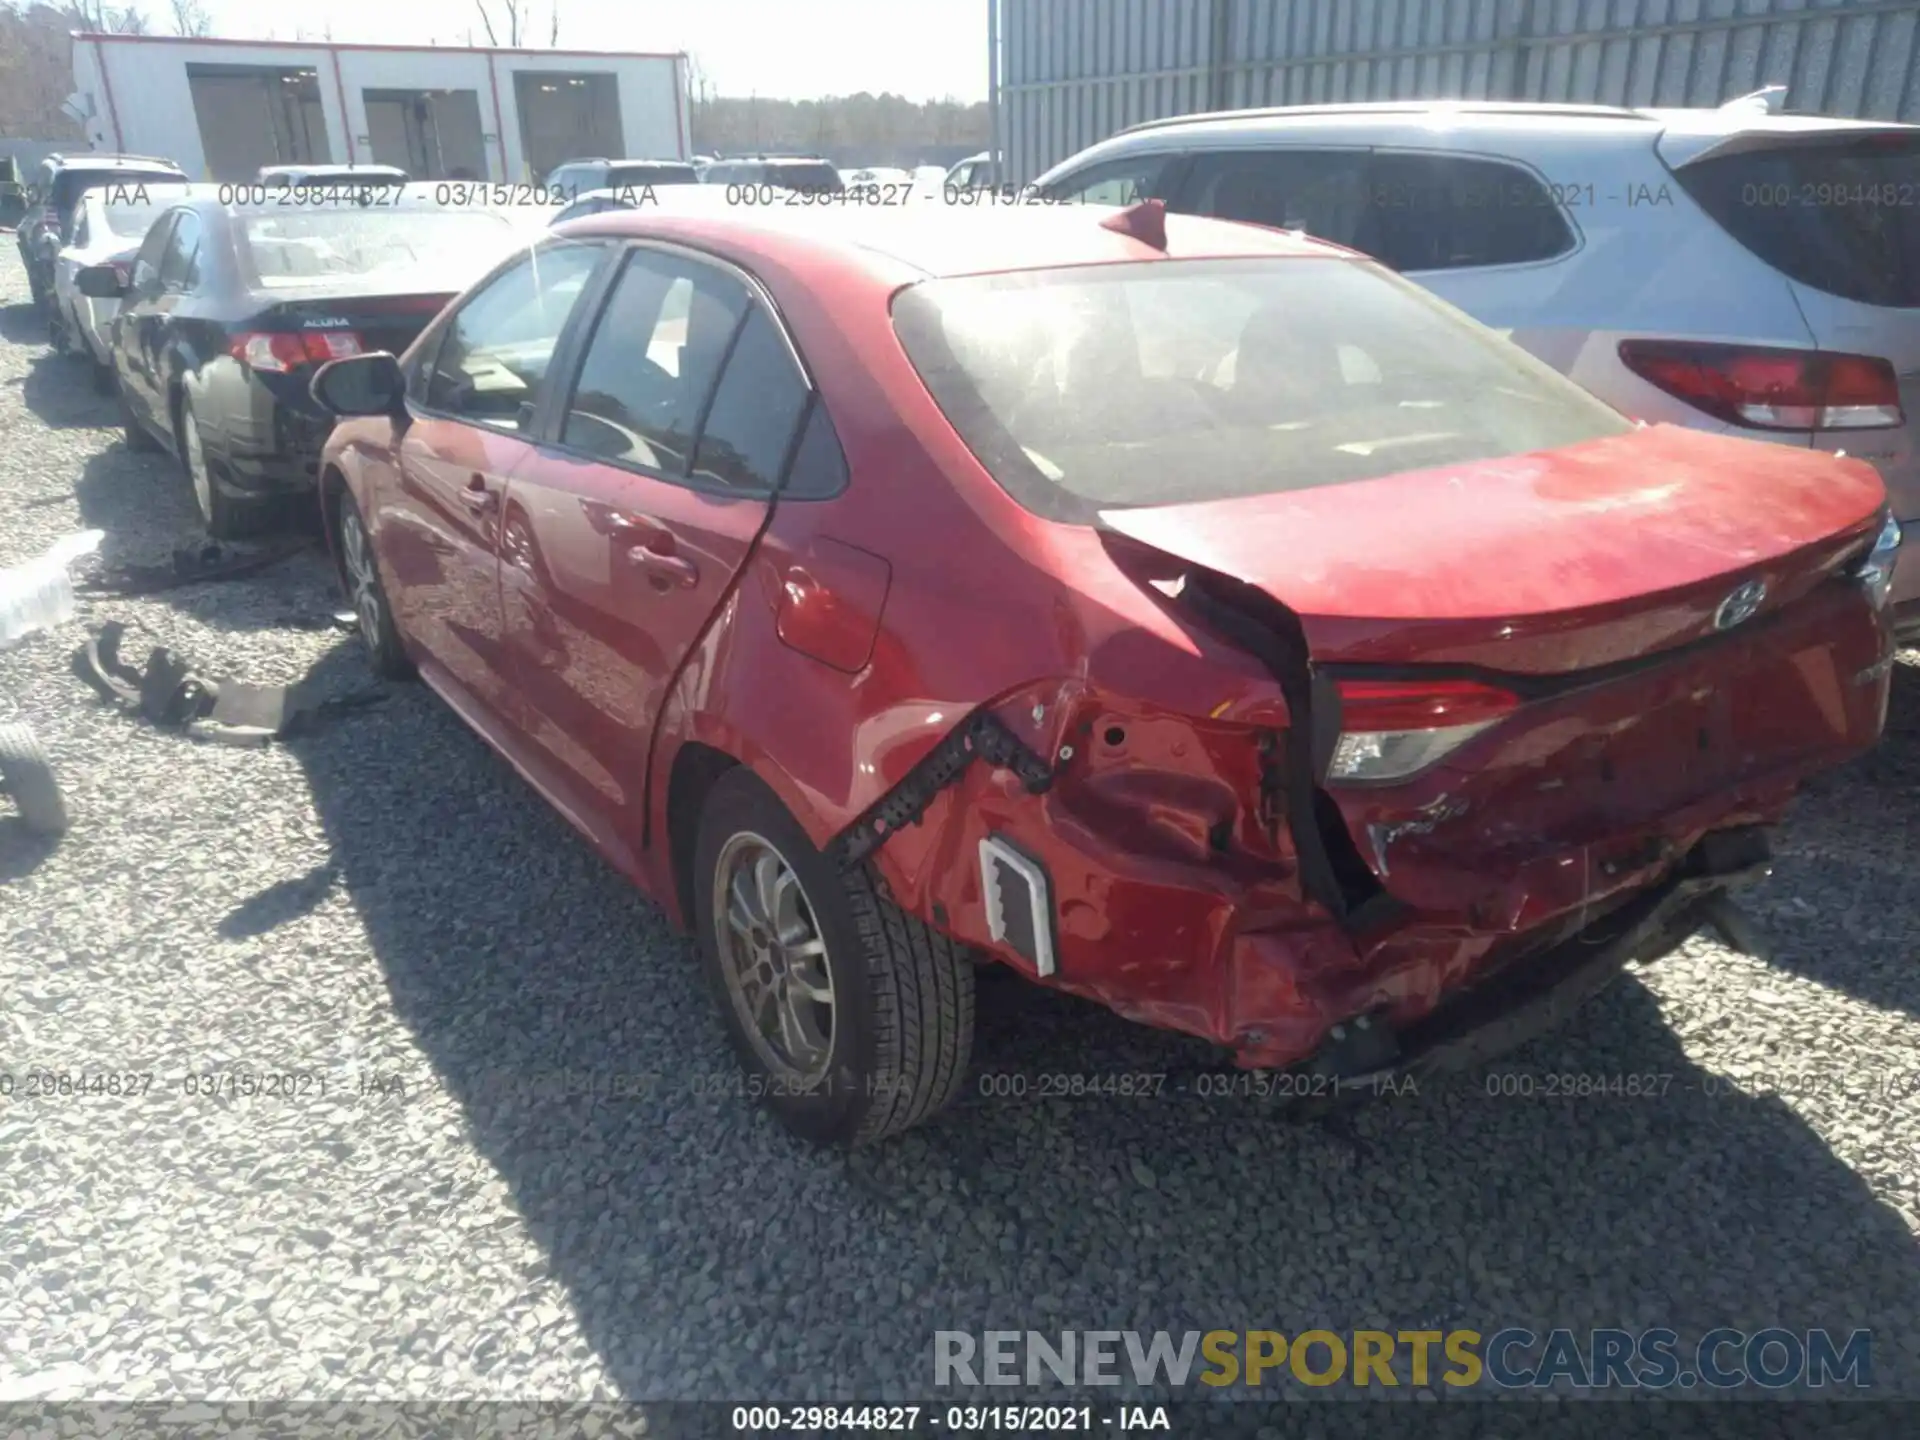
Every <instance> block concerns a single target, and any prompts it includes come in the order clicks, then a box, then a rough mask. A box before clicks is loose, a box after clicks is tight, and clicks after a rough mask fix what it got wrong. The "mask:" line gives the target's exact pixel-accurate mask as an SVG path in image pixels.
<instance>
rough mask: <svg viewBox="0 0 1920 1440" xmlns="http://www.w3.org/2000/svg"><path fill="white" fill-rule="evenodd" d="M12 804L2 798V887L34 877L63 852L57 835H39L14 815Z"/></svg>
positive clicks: (0, 865)
mask: <svg viewBox="0 0 1920 1440" xmlns="http://www.w3.org/2000/svg"><path fill="white" fill-rule="evenodd" d="M12 806H13V802H12V801H11V800H9V799H7V798H5V797H4V796H0V812H4V813H0V885H4V884H6V882H7V881H9V880H22V879H25V878H26V877H27V876H28V875H31V874H32V873H33V872H34V871H35V870H37V869H39V868H40V866H41V865H43V864H45V863H46V861H47V859H48V857H49V856H51V855H52V854H53V852H54V851H55V850H57V849H59V848H60V837H59V836H57V835H40V834H36V833H35V832H34V831H32V830H29V829H28V828H27V826H26V822H25V821H23V820H22V819H21V818H20V817H19V816H18V815H15V814H12V813H11V810H12Z"/></svg>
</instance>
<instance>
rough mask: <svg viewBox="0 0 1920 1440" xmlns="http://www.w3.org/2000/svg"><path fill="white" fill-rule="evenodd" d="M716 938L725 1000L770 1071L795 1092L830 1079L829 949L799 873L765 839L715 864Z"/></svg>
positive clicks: (736, 841)
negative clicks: (731, 1002) (725, 984)
mask: <svg viewBox="0 0 1920 1440" xmlns="http://www.w3.org/2000/svg"><path fill="white" fill-rule="evenodd" d="M713 908H714V915H713V926H714V938H715V942H716V944H717V947H718V950H719V955H720V968H721V971H722V973H723V974H724V975H725V977H726V982H727V993H728V995H729V997H730V998H731V999H732V1001H733V1006H734V1011H735V1013H736V1014H737V1015H738V1016H739V1018H740V1020H741V1022H742V1024H743V1026H744V1028H745V1030H746V1034H747V1038H748V1040H749V1041H750V1042H751V1043H752V1045H753V1049H754V1053H755V1054H757V1055H758V1056H759V1057H760V1060H761V1062H762V1063H763V1064H764V1065H765V1066H766V1067H767V1070H768V1072H769V1073H770V1074H771V1075H772V1076H773V1078H774V1079H775V1080H777V1081H779V1082H780V1083H781V1084H783V1085H786V1086H790V1087H792V1088H793V1089H794V1090H796V1091H801V1090H806V1089H810V1088H811V1087H813V1086H814V1085H817V1084H818V1083H819V1082H820V1081H821V1080H823V1079H824V1078H826V1074H827V1068H828V1066H829V1064H830V1063H831V1061H832V1058H833V1039H834V1019H835V995H834V985H833V970H832V967H831V966H830V965H829V963H828V959H827V942H826V940H825V939H824V938H822V936H821V934H820V927H819V924H818V922H817V921H816V920H815V919H814V911H813V906H812V904H811V903H809V901H808V899H807V894H806V890H805V887H804V886H802V885H801V883H800V877H799V876H798V875H797V874H796V873H794V869H793V867H792V866H791V865H790V864H788V863H787V860H786V857H785V856H783V855H782V854H781V853H780V852H779V850H778V849H776V848H775V847H774V845H773V843H772V842H771V841H769V840H767V839H765V838H764V837H762V836H760V835H755V834H750V833H742V834H738V835H735V836H734V837H733V838H732V839H730V840H728V841H727V843H726V845H725V846H723V847H722V849H721V851H720V855H719V857H718V859H717V860H716V861H715V862H714V886H713Z"/></svg>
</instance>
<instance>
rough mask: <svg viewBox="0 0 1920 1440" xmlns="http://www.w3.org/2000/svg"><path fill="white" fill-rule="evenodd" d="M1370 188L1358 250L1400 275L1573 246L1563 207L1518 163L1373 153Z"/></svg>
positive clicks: (1513, 260) (1515, 260) (1539, 256)
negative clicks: (1382, 262)
mask: <svg viewBox="0 0 1920 1440" xmlns="http://www.w3.org/2000/svg"><path fill="white" fill-rule="evenodd" d="M1367 191H1368V193H1367V199H1368V204H1367V208H1366V222H1365V224H1364V225H1363V226H1362V228H1361V232H1360V234H1359V235H1358V236H1357V237H1356V239H1355V242H1354V243H1355V248H1357V249H1360V250H1365V251H1366V252H1367V253H1368V254H1370V255H1374V256H1377V257H1378V258H1379V259H1380V260H1382V261H1384V262H1385V263H1386V264H1388V265H1391V266H1392V267H1393V268H1394V269H1396V270H1406V271H1424V270H1461V269H1467V268H1470V267H1474V266H1486V265H1520V264H1525V263H1527V262H1529V261H1534V260H1549V259H1552V258H1553V257H1554V256H1555V255H1559V254H1563V253H1564V252H1566V251H1567V250H1570V249H1572V248H1573V243H1574V239H1573V231H1572V229H1571V228H1570V227H1569V226H1568V224H1567V221H1566V217H1565V216H1564V215H1562V214H1561V213H1560V207H1559V206H1558V205H1556V204H1555V203H1554V200H1553V197H1552V195H1550V194H1549V193H1548V192H1547V189H1546V187H1545V186H1544V185H1542V184H1541V183H1540V181H1539V180H1538V179H1537V178H1536V177H1535V176H1533V175H1532V174H1531V173H1529V172H1528V171H1526V170H1523V169H1521V168H1520V167H1519V166H1518V165H1509V164H1505V163H1502V162H1500V161H1497V160H1475V159H1469V158H1466V157H1464V156H1459V155H1392V154H1388V155H1375V156H1374V157H1373V162H1372V164H1371V166H1370V167H1369V174H1368V187H1367ZM1327 238H1329V239H1335V238H1338V237H1334V236H1329V237H1327Z"/></svg>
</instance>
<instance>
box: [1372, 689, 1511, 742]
mask: <svg viewBox="0 0 1920 1440" xmlns="http://www.w3.org/2000/svg"><path fill="white" fill-rule="evenodd" d="M1519 704H1520V697H1519V696H1517V695H1515V694H1514V693H1513V692H1512V691H1510V690H1501V689H1498V688H1497V687H1495V686H1492V685H1482V684H1481V683H1480V682H1478V681H1477V680H1342V681H1341V682H1340V716H1341V720H1340V728H1341V730H1343V731H1345V732H1346V733H1348V734H1352V733H1355V732H1357V731H1367V730H1444V729H1447V728H1449V727H1451V726H1454V725H1477V724H1479V723H1480V722H1482V721H1485V720H1498V719H1499V718H1500V717H1501V716H1503V715H1508V714H1511V713H1512V712H1513V711H1514V710H1515V709H1516V708H1518V706H1519Z"/></svg>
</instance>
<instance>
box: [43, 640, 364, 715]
mask: <svg viewBox="0 0 1920 1440" xmlns="http://www.w3.org/2000/svg"><path fill="white" fill-rule="evenodd" d="M126 628H127V627H126V625H125V623H124V622H122V621H118V620H109V621H107V622H106V623H105V624H103V625H101V626H100V627H99V628H98V629H96V630H95V631H94V632H93V633H92V635H91V636H90V637H89V638H88V640H87V642H86V643H85V644H84V645H82V646H81V647H80V648H79V649H78V650H76V651H75V652H74V656H73V670H74V674H76V675H77V676H79V678H80V679H81V680H83V681H85V682H86V684H87V685H88V686H89V687H90V688H91V689H92V690H93V691H94V693H95V694H97V695H99V696H100V698H101V699H103V700H107V701H110V702H112V703H114V704H116V705H118V706H120V708H121V709H123V710H125V711H127V712H129V713H131V714H136V715H138V716H140V718H142V719H144V720H147V721H149V722H151V723H152V724H154V725H158V726H161V727H163V728H166V729H175V730H184V731H185V732H186V733H187V734H189V735H191V736H192V737H193V738H195V739H202V740H215V741H218V742H220V743H221V744H225V745H264V744H266V743H267V742H269V741H272V740H284V739H288V738H291V737H293V736H296V735H304V734H307V733H309V732H311V731H312V730H313V729H315V728H316V727H317V726H319V725H321V724H324V723H326V722H327V721H329V720H333V719H337V718H339V717H341V716H343V715H346V714H349V713H352V712H354V711H357V710H362V709H365V708H366V707H367V706H369V705H377V704H380V703H381V702H382V701H384V700H385V699H386V698H387V692H386V691H385V690H384V689H379V688H368V689H363V690H357V691H353V692H350V693H348V694H345V695H328V694H326V693H325V692H324V690H322V689H321V688H320V687H319V686H318V685H317V684H316V683H315V679H314V677H313V676H312V675H308V676H307V677H305V678H303V679H301V680H297V681H295V682H294V683H293V684H291V685H255V684H252V683H250V682H247V681H243V680H232V679H227V678H224V677H215V676H209V675H207V674H205V673H203V672H202V671H201V669H200V668H199V667H198V666H196V665H195V664H194V663H193V662H192V661H190V660H188V659H187V658H186V657H185V656H184V655H181V654H180V653H179V652H177V651H175V650H172V649H169V648H167V647H165V646H155V647H154V648H153V649H152V651H150V652H149V654H148V656H147V663H146V665H145V667H144V668H142V669H135V668H134V667H133V666H131V665H129V664H128V663H127V662H126V661H125V660H123V659H121V657H120V642H121V640H122V639H123V638H124V637H125V635H126Z"/></svg>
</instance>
